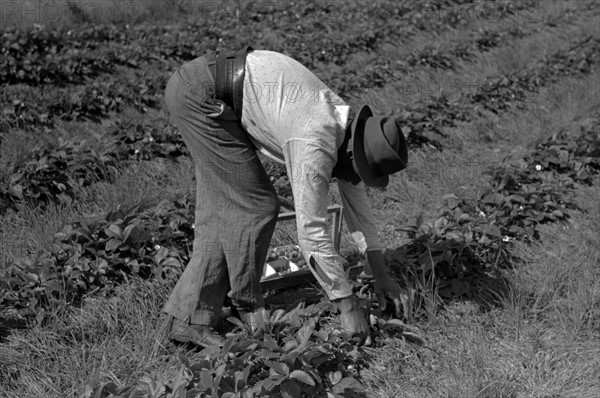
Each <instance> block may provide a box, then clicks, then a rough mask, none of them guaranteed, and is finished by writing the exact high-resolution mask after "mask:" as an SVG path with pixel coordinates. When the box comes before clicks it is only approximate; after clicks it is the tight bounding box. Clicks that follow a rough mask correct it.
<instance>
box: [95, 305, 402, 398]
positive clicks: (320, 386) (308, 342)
mask: <svg viewBox="0 0 600 398" xmlns="http://www.w3.org/2000/svg"><path fill="white" fill-rule="evenodd" d="M333 309H334V308H333V305H332V304H331V303H328V302H321V303H319V304H315V305H311V306H308V307H304V305H303V304H300V305H298V306H297V307H296V308H294V309H293V310H291V311H289V312H285V311H284V310H281V309H279V310H274V311H268V310H265V309H261V310H259V311H256V312H254V313H251V314H248V315H247V316H246V319H245V320H244V321H241V320H239V319H237V318H230V320H231V321H232V322H234V323H235V324H236V325H237V327H238V333H236V334H235V335H234V336H232V337H229V338H228V339H227V341H226V343H225V345H224V346H223V347H222V348H217V347H213V348H206V349H204V350H203V351H202V352H201V353H200V357H201V358H202V359H199V360H196V361H194V362H190V361H189V360H187V359H186V358H184V357H183V356H180V357H179V358H180V367H179V369H177V370H176V372H175V376H174V377H172V378H171V379H170V380H168V381H165V380H164V379H163V378H162V377H159V376H158V375H150V374H146V375H145V376H143V377H142V378H141V379H140V380H139V381H138V382H137V383H136V385H134V386H129V387H126V388H122V389H117V388H116V386H114V385H113V384H102V383H99V384H98V385H95V386H90V385H88V386H87V388H86V391H87V395H84V396H88V397H91V396H95V395H93V394H101V393H102V391H106V392H110V393H113V394H119V395H118V396H121V397H139V396H150V397H175V396H179V395H178V394H183V393H186V394H187V395H188V396H204V397H232V398H233V397H239V398H245V397H289V398H300V397H316V396H325V395H326V396H331V397H341V396H345V395H344V394H348V393H351V392H353V393H360V392H362V391H364V387H363V386H362V384H361V383H360V382H359V381H358V380H357V376H359V374H360V371H361V370H362V369H363V368H364V366H365V362H364V360H363V359H362V358H361V352H360V351H361V349H359V348H357V347H356V346H354V345H352V344H350V343H347V342H345V341H344V340H343V339H342V338H341V337H339V335H336V334H334V333H330V332H328V331H326V330H324V329H323V328H321V326H320V324H319V322H318V320H319V319H320V317H322V316H324V315H327V314H329V313H330V312H331V311H333ZM380 325H381V327H382V328H385V329H388V328H390V327H398V326H399V325H395V324H393V323H392V324H389V325H387V326H386V323H385V322H383V321H382V322H380Z"/></svg>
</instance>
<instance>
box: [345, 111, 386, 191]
mask: <svg viewBox="0 0 600 398" xmlns="http://www.w3.org/2000/svg"><path fill="white" fill-rule="evenodd" d="M371 116H373V111H371V108H370V107H369V106H368V105H363V107H362V108H361V109H360V111H358V114H357V115H356V117H355V118H354V120H353V121H352V123H351V125H350V131H351V132H352V154H353V159H354V160H353V161H354V167H355V168H356V172H357V173H358V176H359V177H360V179H361V180H362V181H363V182H364V183H365V185H367V186H369V187H373V188H385V187H387V185H388V183H389V181H390V179H389V177H388V176H379V175H377V174H375V172H374V171H373V170H372V169H371V168H370V167H369V163H368V162H367V157H366V155H365V144H364V143H365V133H366V132H365V128H364V123H361V127H360V128H357V126H358V125H359V123H360V122H362V121H364V120H366V119H368V118H370V117H371Z"/></svg>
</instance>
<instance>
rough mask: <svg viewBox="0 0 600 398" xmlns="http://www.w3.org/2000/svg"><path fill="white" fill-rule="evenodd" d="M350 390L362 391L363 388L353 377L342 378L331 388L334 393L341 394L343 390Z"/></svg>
mask: <svg viewBox="0 0 600 398" xmlns="http://www.w3.org/2000/svg"><path fill="white" fill-rule="evenodd" d="M346 389H350V390H352V391H353V392H359V391H364V387H363V385H362V384H360V382H359V381H358V380H356V379H355V378H354V377H350V376H349V377H344V378H343V379H342V380H340V382H339V383H338V384H337V385H335V386H333V392H334V393H343V392H344V390H346Z"/></svg>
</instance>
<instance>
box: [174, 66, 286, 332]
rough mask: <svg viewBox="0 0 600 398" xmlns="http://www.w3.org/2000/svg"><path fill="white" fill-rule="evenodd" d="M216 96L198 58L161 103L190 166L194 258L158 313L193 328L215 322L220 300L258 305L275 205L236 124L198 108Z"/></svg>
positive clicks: (263, 174)
mask: <svg viewBox="0 0 600 398" xmlns="http://www.w3.org/2000/svg"><path fill="white" fill-rule="evenodd" d="M213 96H214V79H213V77H212V75H211V73H210V71H209V69H208V67H207V66H206V62H205V60H204V57H200V58H198V59H196V60H194V61H192V62H189V63H187V64H184V65H183V66H182V67H180V68H179V69H178V70H177V71H176V72H175V73H174V74H173V76H172V77H171V79H170V80H169V83H168V85H167V89H166V93H165V99H166V102H167V106H168V109H169V112H170V113H171V117H172V119H173V121H174V123H175V124H176V125H177V127H178V129H179V131H180V133H181V135H182V136H183V139H184V141H185V143H186V146H187V147H188V149H189V151H190V153H191V155H192V157H193V159H194V162H195V164H196V184H197V187H196V214H195V216H196V219H195V238H194V247H193V253H192V258H191V260H190V262H189V264H188V265H187V267H186V269H185V271H184V273H183V275H182V276H181V278H180V279H179V281H178V283H177V285H176V286H175V288H174V289H173V292H172V294H171V296H170V298H169V300H168V302H167V304H166V305H165V308H164V311H165V312H166V313H168V314H170V315H172V316H174V317H176V318H178V319H180V320H182V321H188V322H190V323H194V324H210V323H213V322H214V320H215V317H216V316H217V315H218V313H219V312H220V310H221V307H222V305H223V302H224V300H225V295H226V294H227V292H228V291H229V296H230V297H231V298H232V300H233V301H234V302H237V303H240V304H242V305H250V306H262V305H263V298H262V292H261V288H260V277H261V273H262V267H263V264H264V262H265V260H266V256H267V251H268V246H269V243H270V241H271V237H272V235H273V230H274V228H275V223H276V221H277V214H278V211H279V206H278V203H277V195H276V193H275V190H274V188H273V185H272V184H271V182H270V181H269V178H268V176H267V174H266V172H265V170H264V168H263V167H262V164H261V163H260V160H259V159H258V156H257V154H256V151H255V150H254V148H253V146H252V143H251V141H250V139H249V137H248V135H247V133H246V132H245V131H244V130H243V129H242V127H241V125H240V124H239V122H237V121H224V120H213V119H211V118H209V117H207V116H206V115H205V114H204V113H203V110H202V106H201V105H202V104H203V102H204V101H206V100H207V99H209V98H212V97H213Z"/></svg>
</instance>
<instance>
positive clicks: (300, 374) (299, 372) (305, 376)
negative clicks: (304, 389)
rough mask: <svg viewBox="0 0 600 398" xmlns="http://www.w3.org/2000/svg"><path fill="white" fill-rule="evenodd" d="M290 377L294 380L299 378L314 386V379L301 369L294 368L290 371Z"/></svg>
mask: <svg viewBox="0 0 600 398" xmlns="http://www.w3.org/2000/svg"><path fill="white" fill-rule="evenodd" d="M290 377H291V378H294V379H296V380H300V381H301V382H303V383H305V384H308V385H309V386H314V385H315V381H314V380H313V379H312V377H310V375H309V374H308V373H306V372H304V371H302V370H294V371H293V372H292V373H290Z"/></svg>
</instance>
